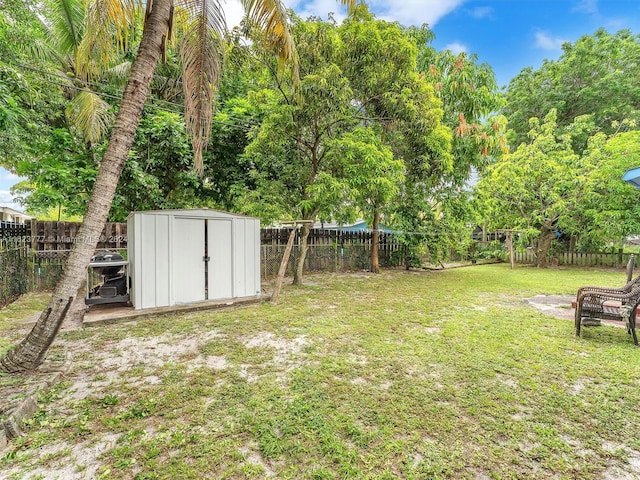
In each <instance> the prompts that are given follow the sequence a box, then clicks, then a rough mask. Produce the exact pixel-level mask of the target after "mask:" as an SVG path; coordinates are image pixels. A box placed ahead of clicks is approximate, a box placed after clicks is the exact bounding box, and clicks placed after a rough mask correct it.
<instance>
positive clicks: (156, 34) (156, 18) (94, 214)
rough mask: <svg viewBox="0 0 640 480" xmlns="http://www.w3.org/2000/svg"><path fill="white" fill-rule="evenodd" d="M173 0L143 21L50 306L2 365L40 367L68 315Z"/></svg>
mask: <svg viewBox="0 0 640 480" xmlns="http://www.w3.org/2000/svg"><path fill="white" fill-rule="evenodd" d="M172 4H173V0H155V1H154V2H153V6H152V8H151V11H150V12H148V16H147V18H146V21H145V25H144V31H143V35H142V40H141V42H140V47H139V49H138V55H137V56H136V59H135V62H134V64H133V66H132V67H131V73H130V76H129V81H128V83H127V87H126V89H125V91H124V94H123V96H122V102H121V103H120V109H119V111H118V115H117V117H116V120H115V123H114V126H113V130H112V132H111V138H110V140H109V145H108V146H107V150H106V152H105V154H104V157H103V158H102V161H101V162H100V169H99V171H98V176H97V178H96V182H95V184H94V187H93V191H92V193H91V198H90V200H89V203H88V205H87V210H86V212H85V214H84V220H83V222H82V225H81V226H80V229H79V230H78V235H77V238H76V242H75V243H74V245H73V249H72V250H71V253H70V255H69V258H68V259H67V262H66V264H65V267H64V271H63V274H62V277H61V279H60V281H59V282H58V285H57V286H56V289H55V291H54V293H53V295H52V297H51V300H50V302H49V306H48V307H47V309H46V310H45V311H44V312H42V314H41V315H40V318H39V319H38V321H37V322H36V324H35V326H34V327H33V329H32V330H31V332H30V333H29V334H28V335H27V337H26V338H25V339H24V340H23V341H22V342H21V343H20V344H18V345H17V346H16V347H15V348H14V349H13V350H10V351H9V352H8V353H7V354H6V355H5V356H4V357H3V358H2V359H0V371H2V372H18V371H24V370H33V369H36V368H37V367H38V366H39V365H40V364H41V363H42V362H43V360H44V356H45V354H46V352H47V350H48V348H49V346H51V344H52V343H53V340H54V339H55V337H56V335H57V333H58V330H59V329H60V326H61V325H62V322H63V321H64V319H65V315H66V313H67V311H68V309H69V307H70V306H71V303H72V302H73V300H74V298H75V296H76V295H77V294H78V289H79V288H80V286H81V285H82V281H83V279H84V278H85V275H86V271H87V268H88V266H89V262H90V261H91V257H92V256H93V255H94V252H95V249H96V246H97V244H98V239H99V238H100V235H101V234H102V230H103V229H104V225H105V223H106V221H107V217H108V215H109V210H110V208H111V202H112V201H113V197H114V195H115V191H116V187H117V185H118V179H119V178H120V174H121V173H122V169H123V167H124V164H125V162H126V160H127V156H128V155H129V150H130V148H131V146H132V145H133V140H134V137H135V133H136V129H137V127H138V122H139V120H140V117H141V115H142V109H143V107H144V103H145V101H146V98H147V94H148V92H149V85H150V83H151V79H152V77H153V72H154V70H155V67H156V65H157V63H158V60H159V58H160V54H161V52H162V48H161V45H162V41H163V37H164V35H165V33H166V32H167V30H168V27H169V20H170V16H171V6H172Z"/></svg>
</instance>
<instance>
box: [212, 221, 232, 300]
mask: <svg viewBox="0 0 640 480" xmlns="http://www.w3.org/2000/svg"><path fill="white" fill-rule="evenodd" d="M208 234H209V235H208V236H209V257H210V261H209V292H208V293H209V295H208V298H209V299H223V298H232V297H234V296H236V295H234V292H233V258H232V255H231V250H232V248H233V243H232V221H231V220H230V219H229V220H226V219H224V220H222V219H211V220H209V221H208Z"/></svg>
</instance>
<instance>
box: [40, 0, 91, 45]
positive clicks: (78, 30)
mask: <svg viewBox="0 0 640 480" xmlns="http://www.w3.org/2000/svg"><path fill="white" fill-rule="evenodd" d="M50 6H51V11H50V12H49V16H48V20H49V21H50V22H51V24H50V25H46V24H45V25H46V27H47V30H49V32H50V33H51V34H52V37H53V38H52V40H53V42H55V44H56V48H57V50H58V51H59V52H64V53H75V51H76V49H77V48H78V45H80V41H81V39H82V33H83V32H82V30H83V25H84V13H85V1H84V0H55V1H52V2H50ZM43 23H44V22H43Z"/></svg>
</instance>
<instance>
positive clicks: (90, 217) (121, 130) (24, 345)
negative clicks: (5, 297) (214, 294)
mask: <svg viewBox="0 0 640 480" xmlns="http://www.w3.org/2000/svg"><path fill="white" fill-rule="evenodd" d="M131 3H132V2H130V1H124V0H123V2H122V3H121V2H117V1H115V0H97V1H95V2H93V3H92V4H91V7H92V8H90V9H89V10H88V11H89V19H90V24H89V26H88V27H87V30H86V32H87V34H86V35H85V40H86V42H87V44H86V45H88V46H92V45H95V44H98V42H99V41H100V40H103V41H104V39H105V35H108V33H107V32H109V30H108V29H109V28H113V27H112V25H113V23H111V21H116V24H118V25H120V26H121V28H120V30H118V31H119V32H121V35H122V38H123V39H126V37H125V36H124V35H125V33H126V32H127V29H128V28H129V25H130V24H131V23H130V22H131V21H132V20H133V19H134V16H135V8H124V7H133V5H131ZM241 3H242V5H243V6H244V8H245V10H246V11H247V14H248V16H249V17H250V18H251V20H252V21H253V22H255V23H256V24H258V25H260V26H261V27H262V28H264V29H265V30H267V31H268V32H269V33H270V37H269V38H270V45H271V46H272V47H273V51H274V52H275V53H277V54H278V56H279V58H280V59H281V61H282V62H295V48H294V45H293V41H292V39H291V35H290V33H289V29H288V25H287V16H286V12H285V10H284V8H283V7H282V5H281V4H280V2H272V1H268V2H267V1H260V0H243V1H242V2H241ZM343 3H346V4H349V5H352V4H353V2H352V1H346V0H344V1H343ZM182 4H183V5H184V6H186V7H190V8H188V9H186V10H185V15H188V17H189V18H191V19H192V20H191V21H189V22H186V28H185V31H184V40H185V41H184V47H183V48H182V50H181V52H182V53H181V56H182V62H183V65H184V74H183V84H184V86H185V90H186V94H185V98H186V100H185V103H186V107H185V111H186V114H187V119H188V120H187V125H188V127H189V130H190V132H191V133H192V135H193V139H194V150H195V164H196V170H199V171H201V170H202V165H201V163H200V162H201V152H202V148H203V146H204V141H205V140H206V138H207V135H208V133H209V128H210V123H209V121H210V119H211V115H212V102H213V93H214V89H215V85H216V81H217V78H218V74H219V69H220V67H221V64H220V61H219V51H218V47H219V39H220V38H221V36H222V31H223V29H224V22H223V17H222V13H223V11H222V8H221V6H220V5H219V4H218V3H217V2H207V1H205V0H201V1H193V2H192V1H187V0H185V1H184V2H182ZM173 7H174V5H173V0H155V1H154V2H147V12H146V16H145V22H144V30H143V34H142V38H141V41H140V46H139V48H138V53H137V55H136V58H135V61H134V63H133V65H132V67H131V72H130V75H129V80H128V83H127V86H126V88H125V90H124V93H123V96H122V101H121V103H120V108H119V110H118V114H117V116H116V119H115V123H114V126H113V129H112V132H111V138H110V140H109V144H108V146H107V149H106V151H105V154H104V156H103V158H102V161H101V162H100V169H99V172H98V176H97V178H96V182H95V184H94V188H93V191H92V195H91V199H90V201H89V204H88V206H87V210H86V212H85V215H84V221H83V223H82V226H81V227H80V229H79V231H78V239H79V241H77V242H76V243H75V244H74V247H73V250H72V251H71V253H70V255H69V258H68V259H67V262H66V265H65V268H64V272H63V275H62V278H61V280H60V281H59V282H58V285H57V286H56V289H55V291H54V293H53V295H52V297H51V300H50V302H49V305H48V307H47V308H46V310H45V311H44V312H42V315H41V316H40V318H39V319H38V321H37V322H36V324H35V325H34V327H33V329H32V330H31V332H30V333H29V334H28V335H27V337H26V338H25V339H24V340H23V341H22V342H21V343H20V344H18V345H17V346H16V347H15V348H13V349H12V350H10V351H9V352H8V353H7V354H6V355H5V356H4V357H3V358H2V359H0V370H2V371H5V372H15V371H20V370H26V369H34V368H37V367H38V366H39V365H40V364H41V363H42V361H43V360H44V357H45V354H46V352H47V350H48V348H49V346H50V345H51V343H52V342H53V340H54V339H55V337H56V335H57V332H58V330H59V329H60V326H61V325H62V322H63V321H64V318H65V315H66V312H67V311H68V309H69V306H70V305H71V303H72V302H73V300H74V298H75V296H76V295H77V293H78V289H79V288H80V285H81V283H82V279H83V278H84V275H85V271H86V269H87V267H88V265H89V262H90V260H91V257H92V255H93V253H94V252H95V248H96V245H97V241H98V238H99V236H100V234H101V232H102V229H103V228H104V225H105V222H106V220H107V216H108V213H109V209H110V207H111V203H112V201H113V197H114V194H115V190H116V185H117V180H118V178H119V177H120V174H121V172H122V169H123V167H124V164H125V162H126V160H127V157H128V154H129V150H130V148H131V146H132V144H133V141H134V138H135V132H136V128H137V125H138V121H139V119H140V116H141V115H142V110H143V106H144V103H145V100H146V98H147V95H148V93H149V87H150V84H151V80H152V78H153V72H154V70H155V68H156V65H157V64H158V61H159V60H160V57H161V56H162V53H163V51H164V46H165V42H166V40H167V38H168V35H169V33H170V29H171V25H172V18H173V17H172V14H173ZM109 43H110V37H109Z"/></svg>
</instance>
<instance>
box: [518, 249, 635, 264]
mask: <svg viewBox="0 0 640 480" xmlns="http://www.w3.org/2000/svg"><path fill="white" fill-rule="evenodd" d="M630 257H631V254H630V253H622V252H595V253H576V252H565V253H561V254H558V255H556V256H554V257H553V258H552V259H549V264H552V263H554V260H553V259H557V262H558V265H571V266H577V267H614V268H615V267H624V266H626V265H627V263H628V262H629V258H630ZM514 260H515V263H520V264H534V263H536V256H535V255H534V254H533V252H532V251H530V250H527V251H525V252H515V254H514ZM635 264H636V266H637V265H639V264H640V259H639V258H638V255H636V256H635Z"/></svg>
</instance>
